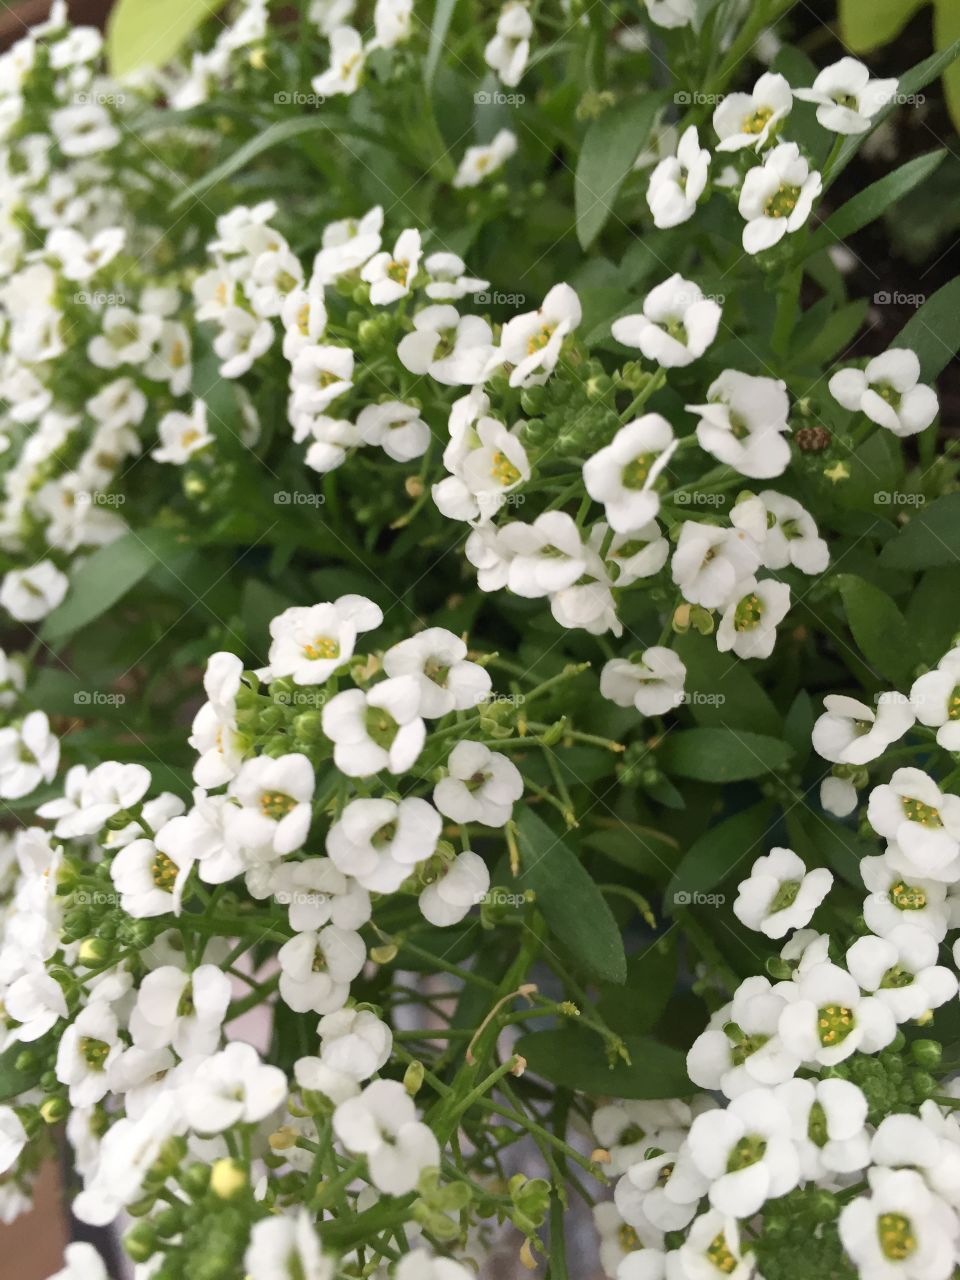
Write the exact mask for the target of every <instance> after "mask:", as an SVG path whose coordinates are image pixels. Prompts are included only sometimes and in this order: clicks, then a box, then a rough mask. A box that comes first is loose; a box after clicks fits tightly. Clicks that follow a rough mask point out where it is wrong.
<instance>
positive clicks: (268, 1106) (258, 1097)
mask: <svg viewBox="0 0 960 1280" xmlns="http://www.w3.org/2000/svg"><path fill="white" fill-rule="evenodd" d="M178 1093H179V1104H180V1106H181V1107H182V1109H183V1113H184V1115H185V1117H186V1120H187V1123H188V1124H189V1126H190V1128H191V1129H193V1130H195V1131H196V1132H197V1133H222V1132H223V1131H224V1129H230V1128H232V1127H233V1126H234V1125H235V1124H256V1123H257V1122H258V1121H260V1120H263V1119H264V1118H265V1117H266V1116H268V1115H270V1113H271V1112H273V1111H276V1109H277V1108H278V1107H279V1106H280V1104H281V1103H282V1102H283V1100H284V1099H285V1098H286V1096H287V1077H286V1076H285V1075H284V1073H283V1072H282V1071H281V1070H280V1068H279V1067H269V1066H266V1065H265V1064H264V1063H262V1062H261V1061H260V1058H259V1055H258V1054H257V1051H256V1049H254V1047H253V1046H252V1045H249V1044H243V1043H242V1042H241V1041H239V1040H235V1041H233V1042H231V1043H230V1044H228V1045H227V1046H226V1048H224V1049H221V1050H220V1052H219V1053H215V1054H214V1055H213V1056H212V1057H210V1058H205V1059H204V1060H203V1061H202V1062H200V1063H199V1064H198V1065H197V1067H196V1069H195V1070H194V1071H193V1072H192V1074H191V1075H189V1076H187V1077H186V1078H185V1079H184V1080H183V1083H182V1084H181V1086H180V1089H179V1091H178Z"/></svg>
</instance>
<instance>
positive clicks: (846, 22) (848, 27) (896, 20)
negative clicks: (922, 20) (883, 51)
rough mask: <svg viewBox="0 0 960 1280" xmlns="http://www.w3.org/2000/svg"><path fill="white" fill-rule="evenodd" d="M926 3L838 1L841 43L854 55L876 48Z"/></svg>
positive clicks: (916, 0) (908, 0)
mask: <svg viewBox="0 0 960 1280" xmlns="http://www.w3.org/2000/svg"><path fill="white" fill-rule="evenodd" d="M926 3H927V0H840V32H841V35H842V36H843V43H844V44H845V45H846V46H847V47H848V48H850V49H852V50H853V51H854V52H855V53H864V52H865V51H866V50H868V49H879V48H880V46H881V45H884V44H886V43H887V41H888V40H892V39H893V37H894V36H895V35H897V33H898V32H899V31H900V30H901V29H902V28H903V27H904V26H905V25H906V23H907V20H908V19H909V18H912V17H913V15H914V14H915V13H916V12H917V10H918V9H920V8H921V7H922V6H923V5H925V4H926ZM948 3H950V4H953V3H955V0H948Z"/></svg>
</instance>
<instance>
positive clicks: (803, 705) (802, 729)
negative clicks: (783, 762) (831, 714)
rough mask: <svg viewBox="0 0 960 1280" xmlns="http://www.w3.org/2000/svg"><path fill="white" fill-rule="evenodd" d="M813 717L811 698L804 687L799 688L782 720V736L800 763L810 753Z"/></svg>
mask: <svg viewBox="0 0 960 1280" xmlns="http://www.w3.org/2000/svg"><path fill="white" fill-rule="evenodd" d="M815 718H816V716H815V712H814V709H813V700H812V699H811V697H810V695H809V693H807V691H806V689H801V690H800V692H799V693H798V694H797V696H796V697H795V698H794V700H793V703H792V704H791V706H790V710H789V711H788V712H787V716H786V719H785V720H784V722H783V736H784V737H785V738H786V740H787V742H789V743H790V745H791V747H793V750H794V752H795V753H796V756H797V763H798V764H802V763H803V762H804V761H805V760H806V759H808V757H809V755H810V752H811V749H812V747H811V743H810V734H811V732H812V730H813V723H814V720H815Z"/></svg>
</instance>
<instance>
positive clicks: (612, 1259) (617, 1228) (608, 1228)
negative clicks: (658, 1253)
mask: <svg viewBox="0 0 960 1280" xmlns="http://www.w3.org/2000/svg"><path fill="white" fill-rule="evenodd" d="M593 1226H594V1230H595V1232H596V1234H597V1235H598V1237H599V1240H598V1242H597V1243H598V1249H597V1252H598V1253H599V1255H600V1269H601V1271H602V1272H603V1274H604V1275H605V1276H615V1275H617V1274H618V1272H619V1269H620V1267H621V1265H622V1264H623V1263H624V1261H625V1259H626V1258H627V1257H629V1256H630V1255H631V1253H632V1252H633V1250H635V1249H638V1248H639V1247H640V1246H641V1245H644V1244H646V1245H650V1246H658V1245H660V1244H662V1243H663V1234H662V1233H661V1232H660V1231H658V1230H657V1229H656V1228H655V1227H653V1226H651V1225H650V1224H649V1223H644V1224H643V1225H642V1226H641V1227H640V1228H637V1227H631V1226H628V1225H627V1223H625V1222H624V1220H623V1218H622V1217H621V1216H620V1212H619V1210H618V1209H617V1206H616V1204H614V1203H613V1202H612V1201H610V1200H601V1201H600V1203H599V1204H595V1205H594V1206H593Z"/></svg>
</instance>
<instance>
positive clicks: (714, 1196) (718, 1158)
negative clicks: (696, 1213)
mask: <svg viewBox="0 0 960 1280" xmlns="http://www.w3.org/2000/svg"><path fill="white" fill-rule="evenodd" d="M791 1130H792V1125H791V1120H790V1113H789V1112H788V1111H787V1109H786V1107H785V1106H784V1105H783V1103H782V1102H781V1101H780V1100H779V1099H778V1097H777V1094H776V1092H775V1091H774V1090H773V1089H750V1090H749V1091H748V1092H747V1093H742V1094H741V1095H740V1096H739V1097H738V1098H735V1099H734V1100H733V1101H732V1102H731V1103H730V1105H729V1106H728V1107H725V1108H723V1109H722V1110H716V1111H707V1112H705V1113H704V1114H703V1115H699V1116H697V1118H696V1119H695V1120H694V1122H693V1124H692V1125H691V1126H690V1133H689V1136H688V1138H687V1143H688V1147H689V1152H690V1158H691V1159H692V1161H693V1163H694V1165H695V1166H696V1168H697V1169H698V1170H699V1171H700V1173H702V1174H703V1175H704V1176H705V1177H706V1178H709V1179H710V1190H709V1192H708V1195H709V1198H710V1203H711V1205H712V1206H713V1208H714V1209H717V1210H719V1212H720V1213H725V1214H729V1215H730V1216H731V1217H734V1218H749V1217H751V1216H752V1215H753V1214H754V1213H756V1212H757V1210H758V1209H760V1208H762V1207H763V1204H764V1202H765V1201H767V1200H771V1199H775V1198H776V1197H777V1196H782V1195H786V1193H787V1192H788V1191H792V1190H793V1188H794V1187H795V1186H796V1185H797V1183H798V1182H799V1180H800V1159H799V1156H798V1153H797V1148H796V1144H795V1143H794V1141H793V1138H792V1136H791Z"/></svg>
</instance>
